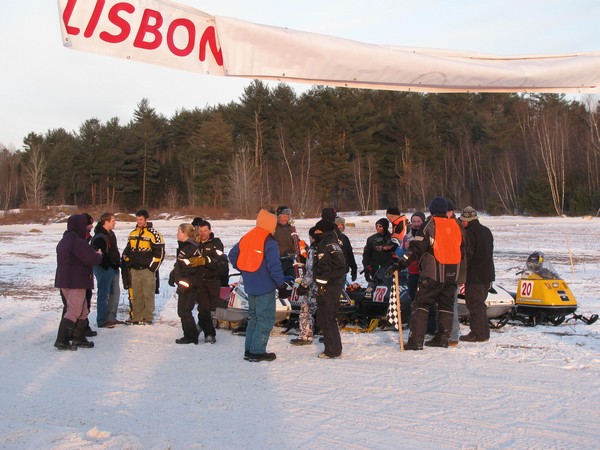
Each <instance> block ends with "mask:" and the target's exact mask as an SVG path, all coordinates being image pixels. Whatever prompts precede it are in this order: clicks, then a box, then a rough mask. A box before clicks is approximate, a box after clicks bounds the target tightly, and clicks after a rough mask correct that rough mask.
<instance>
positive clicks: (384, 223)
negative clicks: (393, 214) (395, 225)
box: [375, 217, 390, 231]
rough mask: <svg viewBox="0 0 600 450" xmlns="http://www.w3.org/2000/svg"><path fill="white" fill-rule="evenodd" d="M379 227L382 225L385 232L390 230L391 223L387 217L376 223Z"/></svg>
mask: <svg viewBox="0 0 600 450" xmlns="http://www.w3.org/2000/svg"><path fill="white" fill-rule="evenodd" d="M377 225H381V226H382V227H383V229H384V230H385V231H388V230H389V228H390V221H389V220H387V219H386V218H385V217H382V218H381V219H379V220H378V221H377V222H375V226H377Z"/></svg>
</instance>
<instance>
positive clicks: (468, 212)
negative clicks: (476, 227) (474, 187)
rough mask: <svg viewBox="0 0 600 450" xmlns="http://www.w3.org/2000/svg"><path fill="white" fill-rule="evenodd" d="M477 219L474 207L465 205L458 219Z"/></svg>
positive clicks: (465, 220)
mask: <svg viewBox="0 0 600 450" xmlns="http://www.w3.org/2000/svg"><path fill="white" fill-rule="evenodd" d="M477 219H479V217H478V216H477V211H475V208H473V207H472V206H467V207H466V208H465V209H463V211H462V213H461V214H460V220H462V221H463V222H470V221H471V220H477Z"/></svg>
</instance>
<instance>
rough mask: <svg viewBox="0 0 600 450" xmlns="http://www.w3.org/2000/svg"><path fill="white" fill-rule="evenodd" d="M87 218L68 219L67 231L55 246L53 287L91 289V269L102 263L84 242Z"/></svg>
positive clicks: (99, 257)
mask: <svg viewBox="0 0 600 450" xmlns="http://www.w3.org/2000/svg"><path fill="white" fill-rule="evenodd" d="M87 224H88V218H87V216H86V215H85V214H76V215H73V216H71V217H69V219H68V221H67V231H66V232H65V234H64V235H63V237H62V239H61V240H60V242H59V243H58V245H57V246H56V261H57V267H56V277H55V279H54V287H57V288H65V289H93V288H94V274H93V271H92V267H94V266H95V265H96V264H100V262H102V255H99V254H98V253H96V252H95V251H94V249H93V248H92V247H91V246H90V245H89V244H88V241H87V240H86V228H87Z"/></svg>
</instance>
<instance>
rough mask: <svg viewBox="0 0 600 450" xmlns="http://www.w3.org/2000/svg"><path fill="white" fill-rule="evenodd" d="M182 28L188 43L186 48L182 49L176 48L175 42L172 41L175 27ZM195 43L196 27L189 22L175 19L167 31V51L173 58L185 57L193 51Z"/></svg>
mask: <svg viewBox="0 0 600 450" xmlns="http://www.w3.org/2000/svg"><path fill="white" fill-rule="evenodd" d="M180 26H181V27H184V28H185V29H186V30H187V33H188V43H187V46H186V47H185V48H183V49H179V48H177V46H176V45H175V41H174V40H173V34H175V30H176V29H177V27H180ZM195 41H196V27H195V26H194V23H193V22H192V21H191V20H188V19H175V20H174V21H173V22H171V25H169V30H168V31H167V45H168V46H169V50H171V53H173V54H174V55H175V56H187V55H189V54H190V53H192V50H193V49H194V43H195Z"/></svg>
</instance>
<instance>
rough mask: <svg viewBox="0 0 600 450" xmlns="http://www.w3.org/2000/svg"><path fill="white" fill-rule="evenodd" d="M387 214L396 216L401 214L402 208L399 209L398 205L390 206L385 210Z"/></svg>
mask: <svg viewBox="0 0 600 450" xmlns="http://www.w3.org/2000/svg"><path fill="white" fill-rule="evenodd" d="M385 213H386V214H392V215H394V216H400V215H401V214H400V210H399V209H398V207H397V206H392V207H390V208H388V209H387V211H386V212H385Z"/></svg>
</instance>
